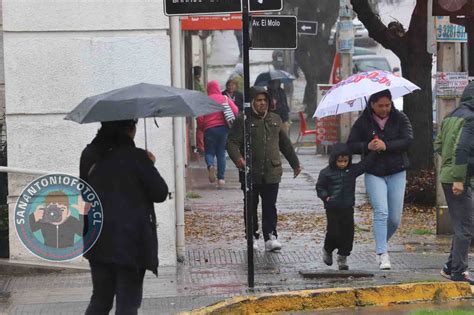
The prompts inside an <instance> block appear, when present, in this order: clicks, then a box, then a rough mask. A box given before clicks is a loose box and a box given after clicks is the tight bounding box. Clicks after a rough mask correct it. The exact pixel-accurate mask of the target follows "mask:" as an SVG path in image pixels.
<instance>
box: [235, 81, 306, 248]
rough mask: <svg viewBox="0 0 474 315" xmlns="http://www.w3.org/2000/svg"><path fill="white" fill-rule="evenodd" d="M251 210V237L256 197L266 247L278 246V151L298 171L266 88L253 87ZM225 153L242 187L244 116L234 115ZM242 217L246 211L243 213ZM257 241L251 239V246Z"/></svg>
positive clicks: (293, 152) (296, 161) (294, 170)
mask: <svg viewBox="0 0 474 315" xmlns="http://www.w3.org/2000/svg"><path fill="white" fill-rule="evenodd" d="M251 94H252V183H253V204H252V209H251V210H252V213H253V217H254V219H253V221H254V222H255V224H254V237H255V238H258V236H259V235H258V233H257V230H258V222H257V220H258V218H257V207H258V202H259V197H260V198H261V199H262V231H263V238H264V240H265V250H267V251H275V250H279V249H281V244H280V242H278V241H277V237H278V235H277V231H276V226H277V209H276V201H277V197H278V187H279V183H280V181H281V175H282V173H283V168H282V164H281V157H280V152H281V153H283V155H284V156H285V158H286V159H287V160H288V162H289V163H290V165H291V167H292V168H293V173H294V177H295V178H296V176H298V175H299V174H300V172H301V166H300V162H299V160H298V157H297V156H296V153H295V150H294V149H293V146H292V145H291V141H290V139H289V138H288V136H287V134H286V133H285V132H284V130H283V129H282V121H281V118H280V116H278V115H277V114H275V113H271V112H269V111H268V99H269V98H268V94H267V92H266V91H265V89H262V88H253V89H252V93H251ZM227 152H228V153H229V156H230V158H231V159H232V161H233V162H234V163H235V165H236V166H237V168H239V170H240V174H239V175H240V183H241V184H242V190H244V181H245V177H244V173H243V171H244V169H245V159H244V117H243V115H240V116H239V117H237V118H236V120H235V122H234V124H233V126H232V128H231V130H230V132H229V136H228V140H227ZM244 218H245V214H244ZM255 245H256V243H255V242H254V246H255Z"/></svg>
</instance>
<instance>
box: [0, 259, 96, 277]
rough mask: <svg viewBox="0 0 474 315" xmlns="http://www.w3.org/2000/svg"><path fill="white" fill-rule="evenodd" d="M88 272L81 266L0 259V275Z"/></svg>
mask: <svg viewBox="0 0 474 315" xmlns="http://www.w3.org/2000/svg"><path fill="white" fill-rule="evenodd" d="M83 272H89V269H88V268H86V267H81V266H74V265H71V266H68V265H65V264H57V265H50V264H48V265H46V264H44V265H42V264H34V263H27V262H22V261H14V260H9V259H0V275H9V276H16V275H23V276H24V275H38V274H49V273H83Z"/></svg>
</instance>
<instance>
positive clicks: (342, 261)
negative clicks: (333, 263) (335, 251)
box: [337, 255, 349, 270]
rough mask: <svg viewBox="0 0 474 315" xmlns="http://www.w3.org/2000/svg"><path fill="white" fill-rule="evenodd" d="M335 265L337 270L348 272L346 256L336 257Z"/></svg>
mask: <svg viewBox="0 0 474 315" xmlns="http://www.w3.org/2000/svg"><path fill="white" fill-rule="evenodd" d="M337 265H338V266H339V270H349V265H348V264H347V256H343V255H337Z"/></svg>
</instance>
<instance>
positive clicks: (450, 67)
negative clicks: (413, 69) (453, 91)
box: [436, 42, 462, 234]
mask: <svg viewBox="0 0 474 315" xmlns="http://www.w3.org/2000/svg"><path fill="white" fill-rule="evenodd" d="M461 50H462V49H461V43H458V42H440V43H439V44H438V59H437V72H461V71H462V66H461V64H462V58H461V55H462V54H461ZM458 101H459V99H456V97H454V96H453V97H449V98H447V97H445V96H444V97H440V96H439V95H436V123H437V132H438V133H439V132H440V131H441V122H442V121H443V118H444V117H445V116H446V115H447V114H448V113H449V112H451V111H452V110H453V109H454V108H456V106H457V104H458ZM440 165H441V158H440V157H439V156H437V157H436V173H437V174H439V169H440ZM436 204H437V209H436V234H452V233H453V230H452V225H451V219H450V216H449V211H448V206H447V203H446V199H445V198H444V192H443V187H442V186H441V183H440V182H439V181H438V180H437V181H436Z"/></svg>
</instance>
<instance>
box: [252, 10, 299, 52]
mask: <svg viewBox="0 0 474 315" xmlns="http://www.w3.org/2000/svg"><path fill="white" fill-rule="evenodd" d="M250 28H251V32H250V33H251V43H250V48H252V49H296V48H297V42H296V39H297V36H296V35H297V32H296V16H285V15H263V16H252V17H251V19H250Z"/></svg>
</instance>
